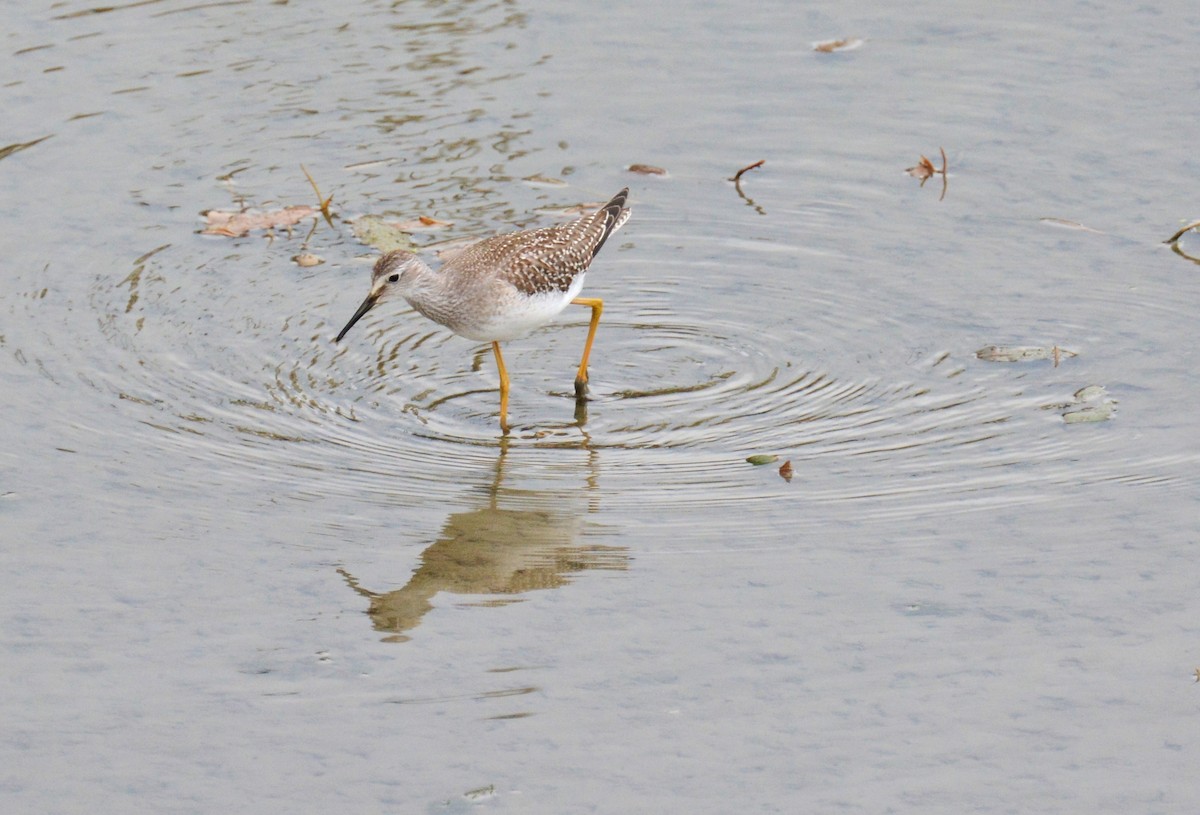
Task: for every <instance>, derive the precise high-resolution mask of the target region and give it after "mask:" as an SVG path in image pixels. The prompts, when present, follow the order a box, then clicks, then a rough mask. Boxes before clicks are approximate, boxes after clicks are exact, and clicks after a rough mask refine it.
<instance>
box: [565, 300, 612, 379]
mask: <svg viewBox="0 0 1200 815" xmlns="http://www.w3.org/2000/svg"><path fill="white" fill-rule="evenodd" d="M571 302H572V303H574V304H575V305H577V306H587V307H588V308H590V309H591V310H592V324H591V325H590V326H588V335H587V344H586V345H584V346H583V359H582V360H580V362H579V373H577V374H575V399H576V401H583V400H584V399H586V398H587V383H588V375H587V368H588V357H589V356H591V354H592V341H593V340H595V339H596V328H597V326H599V325H600V314H601V312H603V311H604V301H603V300H601V299H600V298H599V297H576V298H575V299H574V300H572V301H571Z"/></svg>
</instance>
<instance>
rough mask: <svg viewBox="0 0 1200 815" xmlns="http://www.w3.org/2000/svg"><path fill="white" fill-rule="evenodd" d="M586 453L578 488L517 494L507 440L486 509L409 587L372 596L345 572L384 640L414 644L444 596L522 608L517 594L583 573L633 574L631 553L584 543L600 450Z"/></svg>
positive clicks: (428, 557) (449, 539) (456, 527)
mask: <svg viewBox="0 0 1200 815" xmlns="http://www.w3.org/2000/svg"><path fill="white" fill-rule="evenodd" d="M585 452H586V453H587V455H588V466H587V470H586V471H585V473H584V479H583V483H582V484H580V485H579V487H578V488H576V489H574V490H572V491H567V490H561V491H560V490H555V491H532V490H516V489H508V488H505V487H504V485H503V481H504V465H505V456H506V455H507V443H506V442H502V445H501V448H500V455H499V457H498V458H497V460H496V464H495V472H494V476H493V479H492V482H491V484H490V485H489V487H488V498H487V505H486V506H483V507H480V508H479V509H474V510H470V511H467V512H456V513H454V514H452V515H450V517H448V518H447V519H446V523H445V525H444V526H443V527H442V531H441V534H440V535H439V536H438V540H437V541H436V542H435V543H434V544H432V545H431V546H430V547H429V548H428V549H426V550H425V551H424V552H422V553H421V557H420V563H419V565H418V567H417V570H416V571H415V572H414V573H413V576H412V578H411V579H410V580H409V581H408V583H407V584H406V585H404V586H403V587H402V588H399V589H394V590H392V591H385V592H378V591H372V590H370V589H368V588H366V587H364V586H362V585H361V584H360V583H359V582H358V580H357V579H356V578H355V577H354V575H352V574H350V573H349V572H348V571H346V570H345V569H339V570H338V571H339V573H341V575H342V576H343V577H344V578H345V579H346V583H347V584H348V585H349V586H350V588H352V589H354V590H355V591H356V592H358V593H359V594H360V595H362V596H363V597H365V598H367V601H368V602H369V603H370V606H369V607H368V609H367V613H368V614H369V615H370V617H371V621H372V623H373V624H374V626H375V629H376V630H378V631H383V632H386V633H387V635H388V636H386V637H385V638H384V639H385V641H390V642H404V641H406V640H408V639H409V637H408V635H407V634H406V633H405V632H407V631H410V630H411V629H413V628H415V627H416V626H417V625H418V624H419V623H420V622H421V618H422V617H423V616H424V615H425V613H426V612H428V611H429V610H430V609H432V608H433V607H434V606H433V602H432V600H433V597H434V595H436V594H437V593H438V592H451V593H454V594H471V595H500V596H499V597H492V598H490V599H486V600H482V601H481V602H479V603H478V604H479V605H503V604H507V603H512V602H517V600H518V598H517V597H515V595H520V594H523V593H525V592H528V591H533V590H535V589H554V588H558V587H559V586H564V585H566V584H568V583H569V582H570V581H571V575H572V574H574V573H576V572H582V571H585V570H588V569H610V570H620V571H623V570H625V569H627V568H628V565H629V556H628V554H627V552H628V548H627V547H624V546H599V545H592V546H584V545H580V544H579V543H578V541H577V539H578V537H579V533H580V530H581V528H582V527H583V526H584V521H585V517H586V515H587V514H588V513H589V512H591V511H593V510H594V507H593V506H592V503H591V498H592V494H593V493H594V490H595V481H596V479H595V452H594V451H592V450H586V451H585Z"/></svg>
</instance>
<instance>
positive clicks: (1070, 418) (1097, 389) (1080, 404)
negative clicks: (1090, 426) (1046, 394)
mask: <svg viewBox="0 0 1200 815" xmlns="http://www.w3.org/2000/svg"><path fill="white" fill-rule="evenodd" d="M1042 409H1043V410H1059V411H1062V420H1063V422H1064V423H1065V424H1085V423H1089V422H1103V421H1107V420H1108V419H1111V418H1113V417H1114V416H1116V414H1117V400H1116V399H1113V398H1112V397H1111V396H1109V395H1108V390H1107V389H1106V388H1105V387H1104V386H1103V385H1088V386H1086V387H1083V388H1080V389H1079V390H1077V391H1075V393H1073V394H1072V395H1071V401H1069V402H1058V403H1055V404H1049V405H1042Z"/></svg>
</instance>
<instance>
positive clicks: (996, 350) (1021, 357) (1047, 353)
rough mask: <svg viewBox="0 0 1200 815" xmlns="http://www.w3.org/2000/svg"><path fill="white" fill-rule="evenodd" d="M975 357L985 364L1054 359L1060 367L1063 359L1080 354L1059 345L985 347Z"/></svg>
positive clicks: (1055, 363) (1056, 365)
mask: <svg viewBox="0 0 1200 815" xmlns="http://www.w3.org/2000/svg"><path fill="white" fill-rule="evenodd" d="M975 356H976V357H978V358H979V359H982V360H984V361H985V362H1030V361H1032V360H1039V359H1052V360H1054V366H1055V367H1058V363H1059V360H1061V359H1062V358H1063V357H1075V356H1079V354H1078V353H1077V352H1075V351H1068V350H1067V349H1066V348H1059V347H1058V346H1057V345H1054V346H1051V347H1050V348H1046V347H1044V346H1033V345H985V346H984V347H983V348H980V349H979V350H978V351H976V352H975Z"/></svg>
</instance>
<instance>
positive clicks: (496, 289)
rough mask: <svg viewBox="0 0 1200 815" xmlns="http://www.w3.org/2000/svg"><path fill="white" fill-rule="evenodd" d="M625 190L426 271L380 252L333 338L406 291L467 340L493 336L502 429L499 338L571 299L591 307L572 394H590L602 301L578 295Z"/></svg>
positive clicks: (547, 317)
mask: <svg viewBox="0 0 1200 815" xmlns="http://www.w3.org/2000/svg"><path fill="white" fill-rule="evenodd" d="M628 197H629V189H628V188H626V189H623V190H621V191H620V192H619V193H617V194H616V195H614V196H613V198H612V200H611V201H609V202H608V203H607V204H605V205H604V206H602V207H600V209H598V210H596V211H595V212H592V213H590V214H588V215H584V216H582V217H580V218H576V219H575V220H573V221H570V222H569V223H565V224H559V225H557V226H548V227H545V228H543V229H529V230H525V231H523V232H511V233H509V234H507V235H497V236H495V237H492V238H485V239H484V240H481V241H479V242H477V243H473V244H471V245H470V246H468V247H466V248H465V249H463V250H462V251H461V252H459V253H458V254H457V255H455V256H454V257H453V258H451V259H450V260H448V261H446V262H445V263H444V264H442V267H441V268H440V269H439V270H438V271H436V272H435V271H434V270H433V269H430V268H429V266H427V265H426V264H425V262H424V261H423V260H421V259H420V258H419V257H418V256H417V255H415V254H413V253H412V252H406V251H404V250H395V251H392V252H388V253H386V254H384V255H383V256H382V257H381V258H379V260H378V261H377V262H376V263H375V268H374V270H373V271H372V272H371V291H370V293H369V294H368V295H367V298H366V299H365V300H363V302H362V305H360V306H359V307H358V311H356V312H354V316H353V317H351V318H350V322H348V323H346V327H345V328H343V329H342V330H341V332H340V333H339V334H338V335H337V338H336V339H335V340H334V342H341V339H342V337H344V336H346V332H348V331H349V330H350V329H351V328H352V327H353V326H354V324H355V323H357V322H358V321H359V320H360V319H361V318H362V316H363V315H364V314H366V313H367V312H368V311H370V310H371V309H372V308H374V307H375V306H376V305H378V304H379V303H380V302H382V301H384V300H387V299H390V298H394V297H396V296H399V297H403V298H404V299H405V300H407V301H408V303H409V305H411V306H412V307H413V308H415V309H416V310H417V311H419V312H420V313H421V314H423V315H424V316H426V317H428V318H429V319H431V320H433V321H434V322H435V323H439V324H441V325H444V326H445V327H446V328H449V329H450V330H451V331H453V332H454V333H455V334H458V335H459V336H462V337H466V338H467V339H469V340H476V341H479V342H490V343H491V344H492V351H493V352H495V354H496V367H497V368H498V369H499V371H500V429H501V431H502V432H503V433H508V429H509V426H508V390H509V378H508V371H507V370H506V369H505V367H504V357H503V356H502V355H501V353H500V343H501V342H502V341H507V340H514V339H517V338H518V337H523V336H525V335H526V334H528V333H529V332H531V331H533V330H534V329H535V328H540V327H541V326H543V325H545V324H546V323H548V322H550V321H551V320H553V319H554V318H555V317H556V316H558V314H559V312H561V311H562V310H563V309H565V308H566V307H567V306H568V305H570V304H572V303H574V304H576V305H580V306H587V307H588V308H590V309H591V310H592V321H591V324H590V325H589V326H588V334H587V342H586V343H585V344H584V346H583V358H582V359H581V360H580V362H579V371H578V372H577V373H576V375H575V399H576V401H577V402H584V401H586V399H587V382H588V372H587V368H588V356H589V355H590V354H591V352H592V341H593V340H595V338H596V327H597V326H598V325H599V324H600V314H601V312H602V311H603V310H604V301H603V300H601V299H600V298H598V297H580V296H579V292H580V291H581V290H582V289H583V279H584V277H585V275H586V274H587V270H588V266H590V265H591V263H592V259H593V258H594V257H596V253H597V252H599V251H600V248H601V247H602V246H604V242H605V241H607V240H608V238H609V236H610V235H612V233H614V232H616V231H617V230H618V229H620V228H621V226H622V225H623V224H624V223H625V222H626V221H627V220H629V208H628V207H626V206H625V201H626V199H627V198H628Z"/></svg>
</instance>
